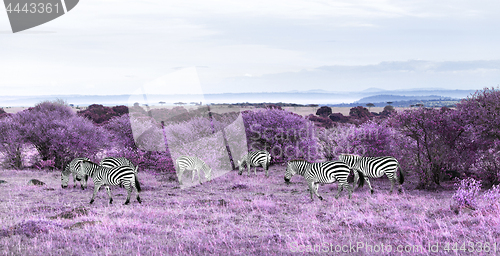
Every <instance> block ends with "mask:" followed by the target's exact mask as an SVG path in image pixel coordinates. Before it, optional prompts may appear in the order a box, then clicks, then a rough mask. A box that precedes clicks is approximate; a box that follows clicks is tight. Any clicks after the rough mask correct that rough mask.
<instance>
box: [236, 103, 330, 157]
mask: <svg viewBox="0 0 500 256" xmlns="http://www.w3.org/2000/svg"><path fill="white" fill-rule="evenodd" d="M243 120H244V123H245V132H246V136H247V143H248V148H249V150H267V151H269V153H271V162H272V163H282V162H285V161H287V160H292V159H297V158H304V159H306V160H309V161H315V160H317V159H319V158H320V154H319V145H318V143H317V138H316V136H315V129H314V124H313V123H312V122H311V121H309V120H307V119H305V118H303V117H302V116H300V115H297V114H294V113H292V112H289V111H286V110H279V109H264V110H256V111H245V112H243Z"/></svg>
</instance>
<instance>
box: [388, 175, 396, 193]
mask: <svg viewBox="0 0 500 256" xmlns="http://www.w3.org/2000/svg"><path fill="white" fill-rule="evenodd" d="M390 180H391V190H389V194H392V190H393V189H394V183H395V182H396V179H395V177H392V178H390Z"/></svg>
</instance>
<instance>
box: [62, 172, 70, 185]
mask: <svg viewBox="0 0 500 256" xmlns="http://www.w3.org/2000/svg"><path fill="white" fill-rule="evenodd" d="M68 182H69V173H65V172H61V187H62V188H66V187H68Z"/></svg>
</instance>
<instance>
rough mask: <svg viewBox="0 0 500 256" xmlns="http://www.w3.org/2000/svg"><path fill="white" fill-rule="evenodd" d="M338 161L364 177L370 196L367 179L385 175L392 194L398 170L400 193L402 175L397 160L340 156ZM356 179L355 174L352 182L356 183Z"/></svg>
mask: <svg viewBox="0 0 500 256" xmlns="http://www.w3.org/2000/svg"><path fill="white" fill-rule="evenodd" d="M339 160H340V161H342V162H344V163H346V164H347V165H348V166H349V167H351V168H354V169H356V170H358V171H359V172H361V173H363V174H364V175H365V181H366V182H367V183H368V186H369V187H370V193H371V194H373V188H372V185H371V184H370V180H369V179H368V178H380V177H382V176H383V175H384V174H385V175H387V178H389V180H390V181H391V190H390V191H389V193H392V190H393V188H394V183H395V182H396V171H397V170H398V169H399V180H398V183H399V188H398V192H399V193H401V191H402V187H403V186H402V184H403V182H404V175H403V172H402V170H401V166H400V165H399V162H398V160H396V158H394V157H392V156H382V157H362V156H358V155H351V154H341V155H340V156H339ZM357 179H358V177H357V175H356V172H355V173H354V180H355V181H356V180H357Z"/></svg>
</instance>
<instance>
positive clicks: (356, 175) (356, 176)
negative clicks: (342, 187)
mask: <svg viewBox="0 0 500 256" xmlns="http://www.w3.org/2000/svg"><path fill="white" fill-rule="evenodd" d="M358 180H359V174H358V171H356V170H354V183H353V184H352V186H353V187H354V186H355V185H356V184H358Z"/></svg>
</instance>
